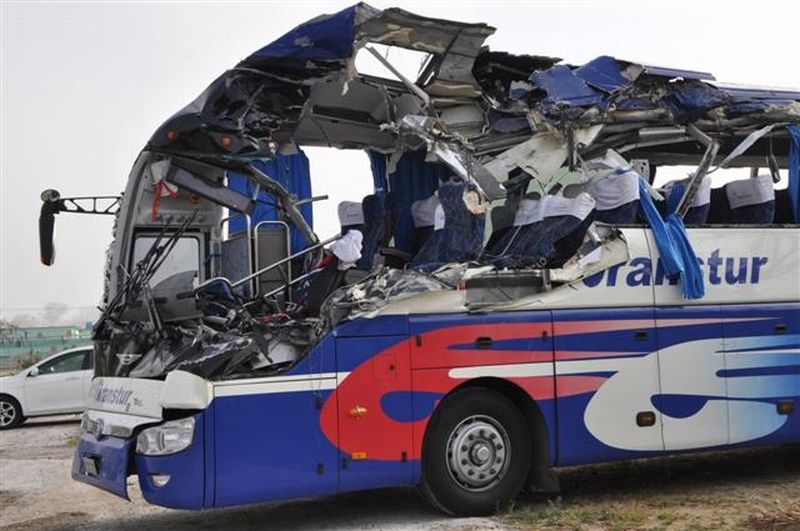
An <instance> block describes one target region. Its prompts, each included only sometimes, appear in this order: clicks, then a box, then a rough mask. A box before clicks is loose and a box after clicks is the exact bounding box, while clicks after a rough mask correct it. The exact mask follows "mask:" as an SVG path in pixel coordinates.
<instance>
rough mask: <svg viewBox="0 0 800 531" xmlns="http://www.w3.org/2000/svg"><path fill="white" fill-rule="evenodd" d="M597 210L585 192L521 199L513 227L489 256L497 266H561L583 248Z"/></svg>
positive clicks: (592, 200)
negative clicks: (571, 195) (574, 194)
mask: <svg viewBox="0 0 800 531" xmlns="http://www.w3.org/2000/svg"><path fill="white" fill-rule="evenodd" d="M596 215H597V210H596V208H595V201H594V199H593V198H592V197H591V196H590V195H589V194H587V193H586V192H581V193H579V194H578V195H576V196H575V197H571V198H570V197H564V196H557V195H548V196H545V197H544V198H542V199H523V200H522V201H520V204H519V207H518V209H517V213H516V216H515V218H514V228H513V229H512V230H510V231H509V232H508V233H507V234H506V235H505V236H504V237H503V238H502V239H501V240H500V241H498V243H497V245H496V246H494V247H493V249H492V250H491V252H493V253H494V256H491V255H489V254H487V258H488V259H489V261H491V262H492V263H493V264H494V265H495V266H496V267H498V268H519V267H560V266H562V265H563V264H564V262H566V261H567V260H568V259H569V258H570V257H571V256H572V255H573V254H575V252H576V251H577V250H578V248H579V247H580V245H581V243H582V242H583V238H584V236H585V235H586V231H587V230H588V228H589V225H591V223H592V222H593V221H594V220H595V217H596Z"/></svg>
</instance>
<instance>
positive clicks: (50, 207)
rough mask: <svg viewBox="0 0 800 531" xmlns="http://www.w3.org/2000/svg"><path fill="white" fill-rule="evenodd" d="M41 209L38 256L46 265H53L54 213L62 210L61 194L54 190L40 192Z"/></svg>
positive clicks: (54, 251)
mask: <svg viewBox="0 0 800 531" xmlns="http://www.w3.org/2000/svg"><path fill="white" fill-rule="evenodd" d="M41 197H42V210H41V211H40V213H39V256H40V257H41V260H42V263H43V264H44V265H46V266H51V265H53V262H55V258H56V250H55V246H54V245H53V232H54V229H55V224H56V214H58V213H59V212H60V211H61V210H63V205H62V204H61V194H59V193H58V192H57V191H55V190H45V191H44V192H42V196H41Z"/></svg>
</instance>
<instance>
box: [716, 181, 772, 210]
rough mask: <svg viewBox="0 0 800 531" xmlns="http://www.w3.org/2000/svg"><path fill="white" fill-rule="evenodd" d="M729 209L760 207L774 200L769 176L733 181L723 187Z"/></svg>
mask: <svg viewBox="0 0 800 531" xmlns="http://www.w3.org/2000/svg"><path fill="white" fill-rule="evenodd" d="M725 193H726V194H727V195H728V203H730V205H731V208H739V207H744V206H750V205H760V204H762V203H766V202H767V201H774V200H775V189H774V188H773V187H772V177H771V176H770V175H759V176H758V177H755V178H752V179H742V180H741V181H733V182H732V183H728V184H726V185H725Z"/></svg>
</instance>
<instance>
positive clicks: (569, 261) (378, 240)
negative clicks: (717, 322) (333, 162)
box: [95, 3, 800, 379]
mask: <svg viewBox="0 0 800 531" xmlns="http://www.w3.org/2000/svg"><path fill="white" fill-rule="evenodd" d="M494 31H495V30H494V28H492V27H490V26H488V25H486V24H468V23H460V22H454V21H449V20H440V19H431V18H426V17H422V16H419V15H415V14H412V13H409V12H406V11H404V10H401V9H396V8H392V9H386V10H382V11H381V10H378V9H375V8H373V7H371V6H369V5H367V4H364V3H360V4H356V5H354V6H352V7H350V8H347V9H345V10H343V11H341V12H339V13H336V14H333V15H323V16H320V17H317V18H314V19H312V20H310V21H308V22H306V23H304V24H302V25H300V26H298V27H297V28H295V29H293V30H292V31H290V32H289V33H287V34H286V35H284V36H283V37H281V38H279V39H278V40H276V41H274V42H273V43H271V44H269V45H267V46H265V47H264V48H262V49H260V50H258V51H256V52H255V53H253V54H252V55H250V56H249V57H248V58H246V59H245V60H244V61H242V62H240V63H239V64H238V65H236V66H235V67H234V68H232V69H231V70H229V71H227V72H225V73H224V74H223V75H222V76H220V77H219V78H218V79H217V80H215V81H214V82H213V83H212V84H211V85H210V86H209V87H208V88H207V89H206V90H205V91H204V92H203V93H202V94H201V95H200V96H199V97H198V98H197V99H196V100H195V101H194V102H192V103H191V104H190V105H188V106H187V107H185V108H184V109H182V110H181V111H179V112H178V113H176V114H175V115H174V116H172V117H171V118H170V119H169V120H167V121H166V122H165V123H164V124H163V125H162V126H161V127H160V128H159V129H158V130H157V131H156V132H155V134H154V135H153V136H152V138H151V139H150V141H149V142H148V144H147V147H146V148H145V150H144V158H143V161H144V162H143V163H142V168H141V174H142V175H143V177H142V179H141V185H140V189H139V190H134V193H132V194H131V193H126V200H127V201H131V202H132V206H130V207H129V208H131V209H136V208H140V210H142V212H146V214H142V215H140V216H139V218H138V219H139V220H140V222H141V223H142V224H147V223H150V225H149V226H150V228H151V229H152V228H154V227H157V228H158V230H159V231H160V232H158V233H157V234H156V235H153V234H151V236H150V238H151V240H149V241H150V242H151V245H150V246H149V248H148V249H146V250H144V251H142V252H140V253H139V255H137V256H136V260H131V257H130V256H128V254H129V253H127V252H126V251H124V250H120V251H119V252H118V254H119V256H118V257H117V262H116V269H115V272H114V274H113V275H112V277H111V278H112V279H115V281H112V282H111V284H112V285H111V289H110V290H109V294H110V297H109V299H108V300H107V301H106V304H105V306H104V308H103V316H102V318H101V320H100V321H99V322H98V325H97V326H96V330H95V340H96V345H97V346H96V349H97V353H98V356H97V373H98V375H108V376H131V377H143V378H163V377H164V376H165V375H166V374H167V373H168V372H170V371H172V370H178V369H180V370H185V371H188V372H192V373H195V374H198V375H200V376H202V377H204V378H208V379H227V378H240V377H254V376H265V375H270V374H276V373H279V372H282V371H285V370H287V369H288V368H290V367H292V366H293V365H294V364H296V363H298V361H299V360H301V359H302V358H303V356H304V355H305V354H306V353H307V352H308V351H309V350H310V349H312V348H313V347H314V346H315V345H317V344H318V343H319V342H320V341H321V340H322V339H323V338H324V337H325V336H326V335H327V334H329V333H331V331H332V330H334V328H335V327H336V325H337V324H338V323H340V322H342V321H345V320H351V319H355V318H359V317H370V316H373V315H376V314H378V313H379V312H381V311H382V310H383V309H386V308H387V307H389V306H391V305H395V304H399V303H403V302H408V301H410V300H417V299H415V298H418V297H429V298H430V297H442V298H443V299H444V298H447V300H448V301H452V304H451V308H450V309H449V310H448V311H493V310H500V309H502V308H503V307H504V306H506V305H508V304H510V303H513V302H515V301H519V300H520V299H524V298H526V297H536V296H537V295H538V294H542V293H547V292H551V291H553V290H557V289H560V288H562V287H565V286H568V285H570V284H572V283H576V282H579V281H580V280H582V279H584V278H587V277H589V276H590V275H593V274H596V273H598V272H600V271H603V270H605V269H608V268H610V267H613V266H615V265H618V264H621V263H624V262H625V261H627V260H628V258H629V256H628V249H627V245H626V243H625V240H624V238H623V236H622V232H621V230H620V227H625V226H631V225H646V226H649V227H651V228H652V229H653V232H654V233H655V234H657V235H659V234H667V235H668V236H664V237H662V238H660V239H657V241H656V243H657V245H658V248H659V252H660V255H661V256H662V257H664V260H665V269H666V273H667V276H669V277H670V278H671V279H677V280H679V281H680V289H681V291H682V294H683V296H684V297H686V298H700V297H702V296H703V286H702V279H701V278H699V271H698V269H697V267H698V266H697V263H696V257H693V251H692V250H691V242H690V241H689V238H688V236H687V233H686V230H685V228H686V227H687V226H692V225H703V224H705V223H708V222H712V221H714V219H715V218H714V216H715V215H716V214H715V212H716V211H715V210H714V209H713V208H711V206H710V195H711V193H710V191H709V187H710V184H709V183H710V181H709V179H708V174H709V173H710V172H712V171H714V169H716V168H725V167H732V166H743V167H750V168H759V167H761V168H767V169H768V170H769V175H768V176H766V179H768V180H770V181H776V180H777V179H780V178H781V176H780V171H781V169H782V168H790V173H791V172H792V171H793V170H792V169H791V165H792V162H791V161H792V160H795V159H796V156H795V155H794V154H796V150H797V149H800V147H798V146H799V145H800V129H798V125H797V124H798V122H800V91H795V90H790V89H771V88H770V89H766V88H755V87H740V86H732V85H725V84H722V83H719V82H717V81H716V80H715V79H714V77H713V75H711V74H709V73H705V72H696V71H689V70H679V69H674V68H664V67H657V66H653V65H645V64H639V63H634V62H630V61H626V60H622V59H617V58H613V57H609V56H600V57H598V58H596V59H594V60H593V61H590V62H589V63H586V64H584V65H580V66H577V65H570V64H565V63H563V62H562V61H561V59H558V58H553V57H545V56H538V55H514V54H510V53H507V52H503V51H495V50H491V49H490V48H489V47H488V46H486V44H485V41H486V39H487V38H488V37H490V36H491V35H492V34H493V33H494ZM392 49H402V50H409V51H413V52H415V53H416V54H417V55H416V57H417V58H418V60H420V63H419V64H418V65H416V66H417V68H416V74H414V75H409V74H408V73H404V72H403V71H404V70H407V69H405V68H401V65H399V64H395V63H393V57H394V56H393V55H392V54H391V53H389V52H390V50H392ZM364 53H366V54H368V56H370V57H372V58H373V59H374V60H375V61H377V62H378V63H379V64H380V65H381V66H382V67H383V69H384V71H385V72H388V74H387V76H386V77H380V76H376V75H370V74H367V73H363V72H360V71H359V69H358V68H357V60H356V59H357V56H359V54H364ZM406 66H407V65H406ZM795 137H796V138H795ZM303 146H326V147H332V148H339V149H359V150H364V151H366V152H367V153H368V156H369V159H370V163H371V167H372V172H373V177H374V182H375V185H376V186H375V194H371V195H369V196H367V197H365V198H364V199H363V200H362V201H353V202H345V203H347V204H345V203H343V204H340V205H339V206H338V212H339V218H340V223H341V230H340V233H339V235H337V236H336V237H334V238H331V239H329V240H326V241H319V239H318V238H317V236H316V235H315V233H314V231H313V227H312V225H311V224H310V223H309V222H308V220H307V216H305V215H304V213H303V212H302V207H303V205H304V204H307V203H308V202H309V201H312V200H314V199H315V198H310V197H298V195H297V191H296V190H293V189H291V187H289V186H288V185H287V183H286V182H284V181H280V179H279V177H280V176H278V175H275V174H274V173H273V174H270V172H269V171H266V170H265V169H264V168H265V166H264V162H265V161H274V160H278V159H280V158H281V157H291V156H296V155H297V154H298V153H300V154H302V151H301V150H302V147H303ZM663 165H689V166H693V167H694V168H695V169H694V171H693V172H692V173H691V174H690V175H689V176H688V177H687V178H686V179H683V180H680V181H675V182H673V183H670V184H669V185H668V186H667V187H665V188H664V189H662V190H655V189H654V188H653V186H652V183H653V178H654V176H655V172H656V170H657V168H658V167H659V166H663ZM409 168H410V169H409ZM287 171H288V170H287ZM794 171H795V172H796V171H797V170H796V169H795V170H794ZM403 172H405V173H403ZM401 173H403V175H402V178H401V176H400V174H401ZM234 174H235V175H236V178H237V179H239V180H240V181H241V182H244V183H245V185H244V187H241V186H240V187H239V188H237V189H236V190H233V188H235V187H234V186H233V185H232V183H233V181H234V178H233V175H234ZM754 177H755V178H753V179H751V180H750V181H752V182H748V183H744V184H742V185H741V186H740V187H744V188H746V187H748V186H751V185H752V187H753V188H754V189H760V188H759V187H761V188H763V186H762V185H763V180H764V179H762V177H763V176H762V177H758V176H754ZM759 179H761V180H759ZM756 195H757V194H756ZM264 197H266V199H264ZM737 197H738V196H737ZM137 202H138V203H137ZM204 202H205V203H204ZM203 204H205V205H211V207H209V208H210V209H209V210H208V211H203V210H202V208H200V207H198V205H203ZM265 205H267V206H268V207H269V208H270V209H272V212H274V215H275V217H274V218H270V219H269V220H259V219H258V218H257V216H256V211H257V210H258V209H259V208H263V207H264V206H265ZM745 206H750V205H745ZM144 207H146V208H144ZM170 207H171V208H172V209H171V210H170ZM725 208H727V209H728V210H727V211H726V212H725V213H724V216H723V217H722V218H720V219H724V220H725V222H732V220H734V221H735V219H736V216H739V215H740V213H738V212H734V210H736V209H737V205H734V204H733V203H730V202H729V203H728V204H726V206H725ZM159 209H161V211H160V212H159ZM223 209H226V210H227V213H228V214H230V217H226V218H224V219H223V215H225V214H224V210H223ZM198 212H199V213H198ZM795 215H796V214H795ZM237 216H238V217H240V218H242V219H245V218H246V220H247V223H246V232H244V233H243V234H244V235H245V237H243V238H239V239H234V238H228V239H226V238H224V237H223V236H222V235H221V233H220V231H219V225H220V223H225V222H230V220H232V219H233V218H234V217H237ZM726 216H727V217H726ZM134 217H135V216H134ZM130 219H133V218H130ZM209 220H211V221H209ZM220 220H222V221H220ZM212 221H213V222H212ZM795 221H796V219H795ZM778 222H780V220H779V219H778V217H776V216H774V215H773V216H772V217H771V218H770V219H769V220H759V223H778ZM270 224H272V225H270ZM265 227H266V228H275V227H277V228H280V229H281V230H283V228H282V227H285V230H286V232H287V234H289V231H290V230H291V231H295V230H297V231H298V234H299V235H300V236H301V237H302V239H303V246H302V249H296V248H295V247H294V243H293V242H290V241H289V239H290V238H289V237H288V236H287V239H286V240H285V242H284V241H278V243H280V245H281V246H283V247H282V249H283V250H282V252H281V253H277V254H275V253H272V251H271V250H270V249H274V248H276V245H277V244H276V243H275V241H277V240H270V241H267V240H264V242H267V243H264V245H262V240H260V239H259V237H260V236H259V235H260V233H259V228H262V229H263V228H265ZM192 231H194V233H196V234H197V236H196V237H197V239H198V241H199V242H200V243H199V244H198V246H199V249H200V250H199V251H198V253H199V254H201V255H202V256H203V260H201V262H202V263H200V264H198V265H196V266H193V267H190V268H188V269H187V270H184V271H179V272H174V271H173V272H172V273H173V274H170V275H168V276H165V274H164V272H163V271H164V270H162V273H161V274H160V276H157V273H158V272H159V270H160V268H161V267H162V265H163V264H164V260H165V259H166V257H167V256H169V255H170V253H173V254H174V253H175V252H176V251H175V248H176V245H178V243H177V242H179V241H180V240H181V238H184V237H185V236H186V235H187V234H189V233H192ZM262 232H265V231H262ZM269 242H272V243H269ZM270 246H272V247H270ZM326 246H327V247H326ZM134 254H135V253H134ZM265 256H268V257H269V259H268V260H267V259H264V257H265ZM117 270H119V271H122V273H117ZM161 277H164V278H161ZM156 280H157V281H156ZM448 304H450V303H448ZM404 311H413V309H412V310H408V306H407V307H406V310H404Z"/></svg>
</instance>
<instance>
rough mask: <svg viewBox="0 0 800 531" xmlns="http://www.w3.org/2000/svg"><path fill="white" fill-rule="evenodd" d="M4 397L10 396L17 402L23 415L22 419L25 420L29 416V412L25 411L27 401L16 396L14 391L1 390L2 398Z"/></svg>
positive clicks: (0, 395) (0, 396)
mask: <svg viewBox="0 0 800 531" xmlns="http://www.w3.org/2000/svg"><path fill="white" fill-rule="evenodd" d="M4 397H5V398H10V399H11V400H13V401H14V402H16V403H17V405H18V406H19V410H20V413H21V415H22V419H23V421H24V419H25V418H26V417H27V412H26V411H25V403H24V402H23V401H22V400H20V399H19V398H18V397H17V396H15V395H14V394H13V393H9V392H8V391H3V392H0V398H4Z"/></svg>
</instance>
